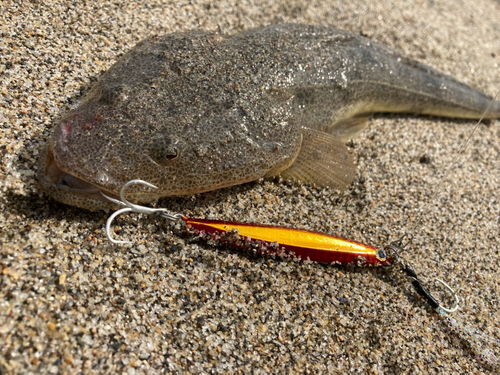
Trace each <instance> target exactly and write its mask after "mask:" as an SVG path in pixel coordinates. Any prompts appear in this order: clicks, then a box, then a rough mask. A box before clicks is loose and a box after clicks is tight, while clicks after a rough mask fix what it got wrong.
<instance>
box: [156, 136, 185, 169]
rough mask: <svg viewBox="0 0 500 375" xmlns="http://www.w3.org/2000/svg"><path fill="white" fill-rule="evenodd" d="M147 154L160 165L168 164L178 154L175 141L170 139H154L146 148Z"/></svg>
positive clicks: (178, 150) (177, 146)
mask: <svg viewBox="0 0 500 375" xmlns="http://www.w3.org/2000/svg"><path fill="white" fill-rule="evenodd" d="M148 153H149V156H150V157H151V159H153V160H154V161H155V162H156V163H158V164H160V165H170V164H171V163H172V162H173V161H175V159H177V157H178V156H179V154H180V148H179V145H178V144H177V142H172V140H170V139H168V138H167V139H161V138H160V139H156V140H154V141H153V142H152V144H151V146H150V147H149V150H148Z"/></svg>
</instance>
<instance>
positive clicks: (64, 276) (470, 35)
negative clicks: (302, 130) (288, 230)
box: [0, 0, 500, 374]
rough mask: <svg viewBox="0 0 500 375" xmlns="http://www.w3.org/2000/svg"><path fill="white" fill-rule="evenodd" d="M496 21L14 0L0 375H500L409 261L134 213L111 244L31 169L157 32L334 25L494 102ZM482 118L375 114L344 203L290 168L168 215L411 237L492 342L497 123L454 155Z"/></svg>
mask: <svg viewBox="0 0 500 375" xmlns="http://www.w3.org/2000/svg"><path fill="white" fill-rule="evenodd" d="M498 20H500V3H499V2H498V1H493V0H474V1H473V0H460V1H459V0H453V1H452V0H448V1H444V0H442V1H433V0H429V1H426V0H418V1H411V2H402V1H397V0H393V1H391V0H384V1H379V2H366V3H365V2H364V1H361V0H358V1H351V2H349V4H347V2H344V1H341V0H338V1H335V0H331V1H312V2H311V1H283V2H274V1H269V2H266V1H247V2H241V3H239V4H237V3H232V2H226V1H219V2H200V3H195V2H177V3H175V4H171V3H167V2H165V3H161V2H158V1H150V2H127V1H120V2H99V1H88V2H86V3H85V5H83V4H82V5H78V4H77V3H73V2H68V3H65V2H62V1H60V2H57V1H54V2H51V3H49V2H44V3H41V2H27V1H25V2H1V3H0V33H1V35H0V84H1V88H0V130H1V136H0V154H1V156H2V158H1V167H0V204H1V210H0V244H1V252H0V256H1V259H0V280H1V281H0V372H2V373H77V372H80V371H85V372H86V373H117V372H119V373H128V374H135V373H160V372H190V373H208V372H228V373H230V372H231V373H232V372H236V371H239V372H245V373H247V372H250V371H252V370H253V371H255V372H256V373H278V372H279V373H281V372H284V371H287V372H333V373H335V372H340V373H347V372H352V371H357V372H362V373H374V374H381V373H428V372H436V373H469V372H471V373H483V372H485V373H488V372H490V371H495V368H492V367H491V366H489V367H488V366H485V365H484V364H483V363H482V362H480V361H478V360H477V358H476V356H475V353H474V352H473V351H471V349H470V347H469V346H468V345H467V342H464V341H462V340H460V339H459V337H458V336H457V335H456V334H455V333H454V332H452V331H451V330H450V329H449V328H448V327H447V326H446V324H444V322H443V320H441V319H440V318H439V317H438V316H437V315H436V313H435V312H434V311H433V310H432V309H431V308H430V307H429V306H428V305H427V303H426V302H425V301H424V300H423V299H421V298H420V297H418V296H417V295H416V293H415V291H414V289H413V287H412V285H411V283H410V281H409V279H408V278H407V277H406V276H405V275H404V274H403V273H402V272H401V269H400V268H399V267H388V268H383V269H382V268H378V269H374V268H360V267H355V266H338V265H321V264H313V263H307V262H292V261H287V260H281V259H273V258H269V257H261V256H254V255H251V254H242V253H239V252H237V251H233V250H228V249H224V248H213V247H212V246H211V245H210V244H207V243H204V242H202V241H198V240H197V239H196V238H195V237H193V236H190V235H188V234H186V233H185V232H183V231H182V230H181V229H180V228H179V226H178V225H177V226H176V225H173V224H170V223H168V222H165V221H161V220H158V219H154V218H147V217H144V216H140V215H130V216H124V217H122V218H119V219H118V220H117V221H116V222H115V227H116V228H117V229H118V231H117V236H120V237H121V238H126V239H129V240H131V241H133V243H134V244H133V245H124V246H117V245H113V244H111V243H110V242H108V241H107V239H106V236H105V234H104V223H105V221H106V219H107V214H106V213H104V212H95V213H92V212H89V211H84V210H81V209H77V208H73V207H68V206H65V205H62V204H59V203H57V202H55V201H53V200H51V199H50V198H48V197H47V196H46V195H45V194H44V193H43V192H42V191H41V190H40V187H39V185H38V184H37V182H36V180H35V178H34V173H35V170H36V161H37V155H38V153H39V152H40V150H41V147H42V145H43V144H44V143H45V142H46V141H47V139H48V138H49V136H50V134H51V131H52V127H53V125H54V123H55V121H56V120H57V118H58V117H59V116H60V115H61V113H63V112H64V110H65V108H68V107H70V106H72V105H74V104H76V103H77V102H78V100H79V99H80V98H81V96H82V95H83V94H84V93H85V92H87V91H88V90H89V88H90V87H91V86H92V83H93V82H95V81H96V80H97V79H98V78H99V76H100V75H101V74H102V73H103V72H104V71H105V70H106V69H107V68H108V67H109V66H110V65H111V64H112V63H113V62H114V61H115V60H116V58H117V57H118V56H120V55H121V54H123V53H124V52H126V51H127V50H128V49H130V48H131V47H132V46H134V45H135V44H136V43H137V42H138V41H140V40H141V39H143V38H144V37H146V36H148V35H151V34H164V33H169V32H175V31H182V30H188V29H195V28H204V29H210V30H219V31H221V32H223V33H235V32H237V31H240V30H245V29H248V28H252V27H257V26H260V25H267V24H271V23H281V22H303V23H311V24H325V25H330V26H332V27H337V28H342V29H346V30H349V31H351V32H354V33H358V34H362V35H364V36H367V37H370V38H372V39H375V40H377V41H379V42H383V43H385V44H387V45H389V46H390V47H392V48H394V49H397V50H399V51H401V52H403V53H405V54H407V55H409V56H410V57H412V58H415V59H418V60H420V61H422V62H424V63H426V64H429V65H431V66H433V67H435V68H437V69H439V70H441V71H443V72H445V73H447V74H450V75H453V76H454V77H456V78H457V79H459V80H462V81H463V82H465V83H467V84H470V85H473V86H475V87H477V88H479V89H481V90H483V91H484V92H486V93H488V94H490V95H494V94H495V93H496V91H497V90H498V89H500V66H499V65H500V42H499V41H500V23H499V22H498ZM473 125H474V122H471V121H462V120H446V119H438V118H428V117H416V116H399V115H398V116H375V117H374V118H373V119H371V120H370V121H369V124H368V127H367V129H366V131H364V132H363V134H362V135H361V136H360V137H359V138H357V139H356V140H354V141H352V142H350V143H349V146H350V148H351V149H352V152H353V153H354V155H355V158H356V160H357V163H358V165H359V172H358V175H357V178H356V181H355V182H354V183H353V185H352V186H351V188H350V190H349V191H347V192H346V193H343V194H339V193H337V192H334V191H331V190H329V189H319V188H316V187H314V186H310V185H307V184H297V183H290V182H287V181H282V180H280V179H277V178H276V179H271V180H265V181H258V182H254V183H249V184H246V185H242V186H238V187H234V188H230V189H224V190H220V191H216V192H212V193H206V194H201V195H197V196H194V197H183V198H173V199H164V200H161V201H160V202H159V206H161V207H166V208H169V209H171V210H172V211H173V212H182V213H184V214H186V215H191V216H195V217H204V218H212V219H226V220H238V221H254V222H259V223H270V224H281V225H293V226H295V227H299V228H306V229H310V230H318V231H324V232H328V233H333V234H337V235H340V236H343V237H347V238H352V239H355V240H358V241H363V242H367V243H371V244H374V245H376V246H383V245H384V244H386V243H388V242H389V241H391V240H394V239H395V238H397V237H398V236H401V235H402V234H404V233H411V234H412V235H413V237H414V238H413V242H412V244H411V246H410V248H409V249H408V250H407V252H406V253H405V254H404V256H405V259H406V261H408V262H409V263H411V264H412V265H413V266H414V268H415V270H416V271H417V273H418V274H419V275H421V276H422V278H423V279H424V280H425V281H426V283H427V285H429V287H431V288H432V290H433V293H436V294H437V295H440V293H438V291H439V290H441V289H440V288H439V287H438V286H436V285H434V283H433V282H432V279H433V278H435V277H439V278H441V279H444V280H445V281H446V282H448V283H449V284H450V286H451V287H453V288H454V289H455V290H457V291H458V292H459V296H460V299H461V305H460V310H459V311H458V312H457V313H455V314H453V317H454V318H456V319H457V320H458V321H461V322H463V323H465V324H466V325H467V326H469V327H470V328H471V329H473V330H479V331H481V332H484V333H486V334H488V335H490V336H491V337H496V338H497V339H498V338H499V337H500V318H499V316H500V315H499V311H500V305H499V300H498V295H499V291H500V283H499V281H498V277H497V274H498V263H499V258H500V255H499V240H498V236H499V229H498V225H499V219H500V208H499V202H500V192H499V189H498V187H499V186H500V182H499V176H500V174H499V163H498V160H499V152H500V127H499V125H500V124H499V122H496V121H491V122H489V123H488V124H487V125H481V126H479V128H478V130H477V132H476V134H475V135H474V136H473V138H472V141H471V143H470V145H469V146H468V148H467V149H466V151H465V154H464V157H463V158H459V157H458V151H459V149H460V146H461V145H462V144H463V142H464V140H465V138H466V137H467V133H468V132H470V130H471V129H472V127H473ZM453 161H457V164H458V165H456V166H455V167H454V168H452V169H451V171H450V173H449V175H448V176H447V177H446V178H445V179H443V174H444V172H445V170H446V168H447V167H448V166H449V165H450V163H452V162H453ZM441 297H442V296H441ZM444 301H445V303H450V301H449V299H444ZM496 349H498V346H497V347H496ZM497 370H498V369H497Z"/></svg>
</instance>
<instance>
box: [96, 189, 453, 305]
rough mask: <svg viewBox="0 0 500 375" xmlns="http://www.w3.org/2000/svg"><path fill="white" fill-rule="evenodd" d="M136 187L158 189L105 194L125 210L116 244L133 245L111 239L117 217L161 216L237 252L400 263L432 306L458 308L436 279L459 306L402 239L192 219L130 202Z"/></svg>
mask: <svg viewBox="0 0 500 375" xmlns="http://www.w3.org/2000/svg"><path fill="white" fill-rule="evenodd" d="M134 184H139V185H144V186H147V187H150V188H156V186H154V185H152V184H150V183H149V182H146V181H142V180H132V181H129V182H127V183H126V184H125V185H123V187H122V188H121V190H120V200H118V199H114V198H111V197H108V196H107V195H105V194H103V193H101V194H102V195H103V196H104V197H105V198H107V199H109V200H110V201H112V202H114V203H116V204H117V205H120V206H123V208H121V209H119V210H118V211H116V212H114V213H113V214H112V215H111V216H110V217H109V218H108V221H107V222H106V235H107V236H108V239H109V240H110V241H111V242H113V243H116V244H125V243H130V242H129V241H119V240H115V239H114V238H113V237H112V236H111V223H112V222H113V220H114V219H115V217H116V216H118V215H120V214H122V213H126V212H136V213H142V214H147V215H157V216H160V217H162V218H164V219H167V220H171V221H183V222H184V223H185V225H186V228H187V229H188V230H191V231H192V232H194V233H195V234H197V235H199V236H200V237H202V238H206V239H210V240H215V241H216V242H217V243H219V244H222V245H229V246H231V247H233V248H237V249H256V250H257V252H258V253H261V254H269V255H278V256H281V257H288V258H295V259H301V260H309V261H313V262H321V263H341V264H348V263H357V264H361V265H375V266H376V265H380V266H383V265H389V264H393V263H397V264H399V265H401V266H402V268H403V271H404V272H405V273H406V274H407V275H408V276H409V277H410V278H411V279H412V283H413V286H414V287H415V289H416V291H417V293H418V294H419V295H420V296H422V297H423V298H424V299H425V300H426V301H427V302H428V303H429V305H430V306H432V307H433V308H435V309H441V310H443V311H444V312H449V313H451V312H454V311H456V310H457V309H458V304H459V301H458V297H457V295H456V293H455V292H454V291H453V289H451V288H450V287H449V286H448V285H447V284H446V283H445V282H444V281H442V280H439V279H436V280H437V281H439V282H440V283H441V284H442V285H443V286H444V287H445V288H447V289H448V290H449V291H450V292H451V294H452V295H453V297H454V299H455V306H454V307H452V308H451V309H447V308H445V307H443V306H441V305H440V304H439V303H438V302H437V301H436V299H435V298H434V297H433V296H432V295H431V294H430V293H429V292H428V291H427V289H426V288H425V287H424V285H423V283H422V282H421V280H420V279H419V278H418V276H417V274H416V273H415V271H414V270H413V269H412V268H411V267H410V266H408V265H407V264H405V263H404V262H403V261H402V259H401V257H400V256H399V252H400V247H401V243H402V240H400V241H398V242H394V243H391V244H389V245H387V246H385V247H384V248H376V247H373V246H371V245H366V244H363V243H360V242H357V241H352V240H348V239H345V238H341V237H335V236H331V235H328V234H325V233H319V232H313V231H308V230H303V229H296V228H288V227H281V226H274V225H261V224H249V223H237V222H233V221H219V220H207V219H196V218H188V217H186V216H184V215H182V214H174V215H172V214H170V213H168V211H167V210H166V209H164V208H149V207H144V206H140V205H136V204H133V203H131V202H129V201H128V200H127V199H126V198H125V190H126V188H127V187H128V186H130V185H134ZM387 251H390V252H391V256H388V255H387Z"/></svg>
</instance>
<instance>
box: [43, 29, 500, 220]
mask: <svg viewBox="0 0 500 375" xmlns="http://www.w3.org/2000/svg"><path fill="white" fill-rule="evenodd" d="M489 102H490V99H489V98H488V97H486V96H485V95H483V94H482V93H481V92H479V91H477V90H475V89H473V88H471V87H469V86H467V85H465V84H463V83H460V82H458V81H456V80H455V79H453V78H452V77H449V76H447V75H444V74H442V73H440V72H438V71H436V70H434V69H432V68H430V67H428V66H425V65H423V64H420V63H418V62H415V61H412V60H410V59H408V58H406V57H403V56H401V55H399V54H398V53H396V52H394V51H392V50H390V49H388V48H387V47H385V46H383V45H381V44H379V43H376V42H373V41H371V40H369V39H366V38H363V37H360V36H357V35H353V34H351V33H348V32H345V31H340V30H335V29H330V28H326V27H320V26H308V25H277V26H269V27H264V28H260V29H255V30H250V31H247V32H243V33H240V34H236V35H234V36H221V35H219V34H217V33H213V32H203V31H191V32H186V33H175V34H170V35H166V36H160V37H159V36H154V37H150V38H148V39H146V40H144V41H142V42H141V43H139V44H138V45H137V46H136V47H135V48H133V49H132V50H131V51H129V52H128V53H126V54H125V55H124V56H122V57H121V58H120V59H119V60H118V61H117V62H116V64H114V65H113V66H112V67H111V68H110V69H109V70H108V71H107V72H106V73H105V74H104V75H103V76H102V78H101V79H100V81H99V82H98V83H97V84H96V85H95V86H94V87H93V88H92V90H91V91H90V92H89V93H88V94H87V95H86V96H85V97H84V98H83V100H82V101H81V103H80V104H79V106H78V107H77V108H76V109H74V110H72V111H71V112H69V113H67V114H66V116H65V117H64V118H63V119H62V120H61V121H60V123H59V124H58V125H57V127H56V128H55V131H54V134H53V136H52V139H51V141H50V143H49V144H48V146H47V148H46V150H44V152H43V153H42V156H41V158H40V164H39V169H38V179H39V181H40V183H41V184H42V186H43V188H44V189H45V191H46V192H47V193H48V194H49V195H51V196H52V197H53V198H55V199H57V200H59V201H61V202H64V203H67V204H70V205H75V206H78V207H83V208H87V209H90V210H97V209H103V208H108V207H111V204H110V203H109V202H108V201H107V200H105V199H104V198H103V197H102V196H101V194H100V192H101V191H102V192H104V193H106V194H108V195H111V196H117V195H118V192H119V190H120V187H121V186H122V185H123V184H124V183H126V182H127V181H129V180H132V179H142V180H145V181H148V182H150V183H152V184H154V185H156V186H158V187H159V189H158V190H153V189H146V188H143V187H133V188H131V189H130V194H129V199H131V200H135V201H138V202H148V201H152V200H154V199H157V198H160V197H164V196H172V195H184V194H193V193H198V192H203V191H208V190H214V189H218V188H222V187H225V186H231V185H235V184H241V183H244V182H247V181H252V180H255V179H258V178H261V177H268V176H274V175H277V174H279V173H281V174H282V175H283V176H284V177H287V178H288V177H292V178H296V179H300V180H303V181H308V182H314V183H316V184H318V185H321V186H331V187H333V188H338V189H344V188H345V187H346V186H348V184H349V183H350V182H351V180H352V179H353V178H354V175H355V167H354V164H353V162H352V160H351V157H350V156H349V154H348V152H347V150H346V148H345V146H344V144H343V141H345V140H346V139H348V138H350V137H352V136H354V135H355V134H356V133H357V132H359V131H360V130H361V129H362V127H363V125H364V123H365V122H366V119H367V117H368V116H369V114H371V113H374V112H407V113H421V114H428V115H438V116H450V117H462V118H479V117H480V116H481V114H482V112H483V111H484V110H485V109H486V107H487V106H488V104H489ZM498 117H500V102H494V103H493V105H492V106H491V107H490V110H489V112H488V113H486V118H498Z"/></svg>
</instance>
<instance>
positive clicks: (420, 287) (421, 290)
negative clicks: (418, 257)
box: [385, 236, 460, 313]
mask: <svg viewBox="0 0 500 375" xmlns="http://www.w3.org/2000/svg"><path fill="white" fill-rule="evenodd" d="M404 237H405V236H403V238H404ZM401 240H402V238H401V239H400V241H396V242H393V243H391V244H389V245H387V246H386V247H385V248H386V249H390V250H391V251H392V252H393V253H394V254H395V257H394V259H395V260H396V262H397V263H399V264H400V265H401V266H402V267H403V271H404V272H405V273H406V274H407V275H408V276H409V277H410V278H411V279H413V280H412V282H411V283H412V284H413V286H414V288H415V290H416V291H417V293H418V294H419V295H420V296H421V297H422V298H424V299H425V300H426V301H427V303H428V304H429V305H430V306H431V307H432V308H434V309H438V308H440V309H441V310H443V311H446V312H447V313H453V312H455V311H457V310H458V306H459V303H460V301H459V299H458V295H457V293H455V291H454V290H453V289H452V288H451V287H450V286H449V285H448V284H446V283H445V282H444V281H443V280H441V279H438V278H436V279H435V280H436V281H438V282H439V283H441V285H443V286H444V287H445V288H446V289H448V291H449V292H450V293H451V295H452V296H453V298H454V299H455V305H454V306H453V307H452V308H450V309H448V308H446V307H444V306H442V305H441V304H440V303H439V302H438V301H437V300H436V299H435V298H434V297H433V295H432V294H431V293H430V292H429V291H428V290H427V289H426V288H425V287H424V284H423V283H422V281H421V280H420V279H419V278H418V276H417V274H416V272H415V271H414V270H413V268H411V267H410V266H409V265H408V264H406V263H404V262H403V260H402V259H401V257H400V255H399V251H400V249H399V247H398V246H397V245H396V243H400V242H401Z"/></svg>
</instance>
